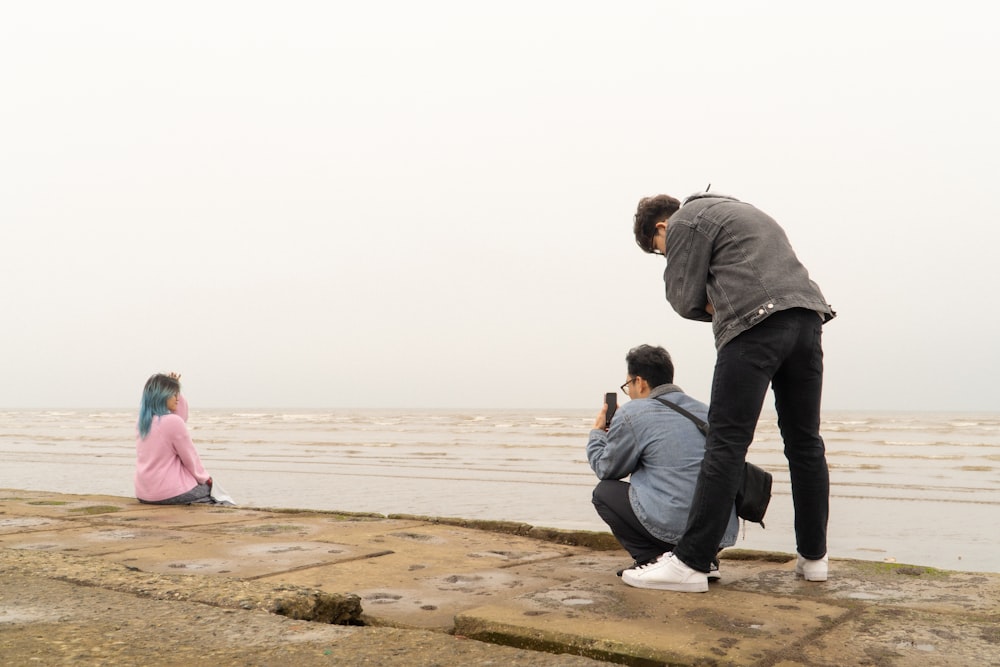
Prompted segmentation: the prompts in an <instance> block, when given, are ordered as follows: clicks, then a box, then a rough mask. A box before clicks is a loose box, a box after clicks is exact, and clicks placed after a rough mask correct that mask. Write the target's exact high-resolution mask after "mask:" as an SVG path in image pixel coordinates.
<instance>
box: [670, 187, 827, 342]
mask: <svg viewBox="0 0 1000 667" xmlns="http://www.w3.org/2000/svg"><path fill="white" fill-rule="evenodd" d="M663 282H664V283H665V284H666V292H667V301H669V302H670V305H671V306H673V308H674V310H676V311H677V313H678V314H679V315H680V316H681V317H684V318H687V319H689V320H700V321H703V322H711V323H712V332H713V333H714V334H715V347H716V349H722V346H723V345H725V344H726V343H728V342H729V341H730V340H732V339H733V338H735V337H736V336H738V335H739V334H741V333H743V332H744V331H746V330H747V329H749V328H751V327H753V326H754V325H756V324H758V323H759V322H761V321H762V320H763V319H765V318H766V317H768V316H769V315H773V314H774V313H776V312H778V311H781V310H788V309H789V308H808V309H809V310H814V311H816V312H817V313H818V314H819V316H820V317H821V318H822V319H823V321H824V322H828V321H829V320H831V319H832V318H833V317H834V315H836V313H834V311H833V310H832V309H831V308H830V305H829V304H827V302H826V299H824V298H823V293H822V292H820V289H819V286H818V285H816V283H814V282H813V281H812V280H810V279H809V272H808V271H807V270H806V267H805V266H803V265H802V263H801V262H799V260H798V258H797V257H796V256H795V251H794V250H792V245H791V243H789V242H788V237H787V236H786V235H785V231H784V230H783V229H782V228H781V227H780V226H779V225H778V223H777V222H775V221H774V219H773V218H771V217H770V216H769V215H767V214H766V213H764V212H763V211H761V210H760V209H757V208H755V207H753V206H751V205H750V204H746V203H744V202H741V201H739V200H737V199H734V198H732V197H727V196H725V195H719V194H713V193H708V192H706V193H700V194H695V195H691V196H690V197H688V198H687V199H686V200H684V204H683V205H682V206H681V207H680V209H679V210H678V211H677V212H676V213H674V214H673V215H671V216H670V219H669V221H668V223H667V268H666V270H665V271H664V272H663ZM708 303H711V304H712V306H713V308H714V309H715V316H714V317H713V316H712V315H709V314H708V313H707V312H705V305H706V304H708Z"/></svg>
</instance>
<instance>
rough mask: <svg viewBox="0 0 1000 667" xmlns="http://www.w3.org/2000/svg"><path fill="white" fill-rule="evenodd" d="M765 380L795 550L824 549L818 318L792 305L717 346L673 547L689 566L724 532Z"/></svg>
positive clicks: (711, 551) (708, 554) (703, 558)
mask: <svg viewBox="0 0 1000 667" xmlns="http://www.w3.org/2000/svg"><path fill="white" fill-rule="evenodd" d="M768 385H771V387H772V389H773V391H774V407H775V409H776V410H777V413H778V428H779V430H780V431H781V438H782V440H784V443H785V458H787V459H788V469H789V472H790V474H791V482H792V503H793V506H794V508H795V541H796V549H797V550H798V552H799V553H800V554H801V555H802V556H803V557H805V558H811V559H816V558H822V557H823V556H824V555H826V526H827V519H828V517H829V513H830V472H829V468H828V467H827V464H826V447H825V445H824V444H823V438H821V437H820V434H819V423H820V402H821V397H822V393H823V345H822V320H821V319H820V317H819V315H818V314H816V313H815V312H813V311H811V310H806V309H802V308H794V309H791V310H786V311H781V312H778V313H775V314H774V315H771V316H770V317H768V318H767V319H765V320H763V321H762V322H760V323H759V324H757V325H756V326H754V327H753V328H752V329H749V330H748V331H744V332H743V333H742V334H740V335H739V336H737V337H736V338H734V339H733V340H731V341H730V342H729V343H727V344H726V345H725V346H723V348H722V349H721V350H719V354H718V357H717V359H716V362H715V376H714V377H713V379H712V402H711V407H710V409H709V413H708V423H709V434H708V438H707V440H706V442H705V459H704V460H703V461H702V464H701V472H700V473H699V475H698V483H697V485H696V486H695V492H694V501H693V502H692V505H691V513H690V514H689V515H688V522H687V527H686V528H685V530H684V535H683V536H681V539H680V541H678V543H677V546H676V547H675V548H674V554H675V555H676V556H677V557H678V558H679V559H680V560H682V561H683V562H684V563H686V564H687V565H688V566H689V567H692V568H694V569H695V570H700V571H702V572H708V569H709V563H710V562H711V560H712V557H713V556H714V555H715V550H716V548H717V547H718V545H719V541H720V540H721V539H722V535H723V534H724V533H725V530H726V525H727V524H728V522H729V516H730V512H731V511H732V507H733V502H734V501H735V499H736V488H737V486H738V485H739V482H740V474H741V471H742V469H743V462H744V461H745V460H746V455H747V448H749V446H750V443H751V442H752V441H753V434H754V430H755V429H756V427H757V420H758V419H759V418H760V411H761V407H762V406H763V404H764V397H765V395H766V394H767V388H768Z"/></svg>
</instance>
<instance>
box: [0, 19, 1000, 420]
mask: <svg viewBox="0 0 1000 667" xmlns="http://www.w3.org/2000/svg"><path fill="white" fill-rule="evenodd" d="M815 4H816V3H802V2H791V1H787V2H785V1H782V2H767V3H748V2H733V1H729V0H723V1H718V0H717V1H715V2H711V3H705V2H698V1H691V2H618V3H593V2H580V1H573V2H570V1H566V2H545V1H544V0H542V1H540V0H532V1H531V2H519V1H513V2H504V3H498V2H497V3H479V2H465V1H458V0H456V1H435V0H429V1H426V2H419V3H415V2H402V1H399V2H396V1H391V2H367V3H358V2H280V3H279V2H270V3H265V2H211V1H207V2H205V1H199V2H170V3H148V2H133V1H126V2H100V1H97V2H86V3H80V2H45V1H38V2H17V3H14V2H10V3H4V4H3V5H2V7H0V91H2V99H3V103H2V105H0V224H2V230H3V233H2V244H0V271H2V274H0V275H2V276H3V288H2V294H3V311H4V319H3V326H2V328H0V372H2V373H3V382H2V383H0V408H17V407H131V406H133V405H137V403H138V399H139V394H140V391H141V388H142V384H143V382H144V381H145V379H146V378H147V377H148V376H149V375H150V374H151V373H153V372H157V371H169V370H176V371H179V372H181V373H183V375H184V381H185V393H186V394H187V395H188V396H189V398H191V401H192V405H194V406H195V407H204V408H208V407H444V408H455V407H469V408H476V407H484V408H485V407H504V408H508V407H515V408H516V407H524V408H569V407H581V408H588V407H593V408H594V410H595V411H596V409H597V408H598V407H599V404H600V397H601V395H602V393H603V392H604V391H610V390H613V389H615V388H617V386H618V385H619V384H620V383H621V382H622V381H623V380H624V374H625V371H624V354H625V352H626V350H627V349H628V348H629V347H631V346H632V345H635V344H638V343H642V342H648V343H654V344H661V345H664V346H666V347H667V348H668V349H669V350H670V351H671V353H672V354H673V355H674V358H675V363H676V365H677V368H678V371H677V382H678V383H679V384H680V385H681V386H683V387H684V388H685V389H686V390H688V391H689V392H690V393H692V394H695V395H697V396H699V397H701V398H703V399H704V400H707V399H708V388H709V386H710V380H711V375H712V367H713V363H714V348H713V344H712V335H711V331H710V326H709V325H708V324H703V323H697V322H688V321H685V320H682V319H681V318H680V317H679V316H677V315H676V314H674V313H673V311H672V310H671V309H670V307H669V306H668V304H667V303H666V301H665V299H664V297H663V285H662V280H661V277H660V276H661V273H662V270H663V264H662V260H661V259H659V258H655V257H650V256H646V255H644V254H643V253H642V252H641V251H639V250H638V248H636V246H635V244H634V240H633V238H632V234H631V223H632V215H633V213H634V211H635V204H636V202H637V201H638V199H639V198H640V197H642V196H644V195H649V194H656V193H659V192H666V193H668V194H673V195H675V196H678V197H683V196H685V195H687V194H689V193H691V192H693V191H696V190H701V189H704V188H705V186H706V185H707V184H708V183H712V185H713V189H715V190H718V191H720V192H725V193H728V194H732V195H734V196H736V197H739V198H740V199H743V200H745V201H749V202H751V203H754V204H756V205H757V206H759V207H761V208H762V209H764V210H765V211H767V212H769V213H770V214H772V215H773V216H774V217H776V218H777V219H778V221H779V222H780V223H782V225H783V226H784V227H785V229H786V231H787V232H788V234H789V236H790V238H791V240H792V243H793V245H794V246H795V247H796V250H797V251H798V253H799V255H800V257H801V258H802V259H803V261H804V262H805V263H806V265H807V266H808V267H809V269H810V272H811V274H812V277H813V278H814V280H816V282H818V283H819V285H820V286H821V288H822V289H823V291H824V293H825V295H826V297H827V298H828V300H829V301H830V302H831V303H832V304H833V306H834V308H835V309H836V310H837V311H838V313H839V316H838V317H837V319H835V320H834V321H833V322H831V323H830V324H828V325H827V327H826V329H825V337H824V343H825V349H826V362H827V364H826V367H827V374H826V388H825V405H826V407H827V409H920V410H995V409H997V401H996V398H995V397H996V395H997V392H996V390H995V388H994V384H995V383H994V381H993V379H994V377H995V376H996V375H997V374H998V371H1000V354H998V352H997V343H996V342H995V341H996V335H997V325H998V320H1000V316H998V309H997V306H996V303H995V302H996V290H997V288H998V284H1000V281H998V279H997V277H998V269H997V263H998V257H997V252H996V247H997V241H998V240H1000V232H998V230H997V225H998V224H1000V198H998V197H997V196H995V192H996V188H997V186H998V183H1000V129H998V121H997V118H998V116H1000V114H998V104H997V101H998V91H1000V85H998V84H1000V80H998V79H1000V74H998V71H1000V70H998V67H997V63H1000V46H998V42H997V40H996V39H995V34H994V33H995V26H996V18H997V17H996V16H995V15H993V14H994V12H995V10H993V9H992V5H991V4H990V3H983V2H964V1H959V2H949V3H933V6H934V7H935V8H931V4H932V3H906V2H888V3H879V2H864V3H860V2H858V3H851V2H848V3H835V4H834V5H829V4H827V5H825V6H824V8H822V9H821V8H816V7H815ZM940 7H947V9H946V10H945V9H941V8H940ZM987 13H989V14H990V15H987Z"/></svg>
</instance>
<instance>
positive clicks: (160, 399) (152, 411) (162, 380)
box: [139, 373, 181, 440]
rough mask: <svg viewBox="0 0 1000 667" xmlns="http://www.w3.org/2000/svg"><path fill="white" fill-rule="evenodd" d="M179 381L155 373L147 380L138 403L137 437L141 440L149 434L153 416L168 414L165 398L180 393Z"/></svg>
mask: <svg viewBox="0 0 1000 667" xmlns="http://www.w3.org/2000/svg"><path fill="white" fill-rule="evenodd" d="M180 391H181V383H180V382H178V381H177V379H176V378H172V377H170V376H169V375H162V374H160V373H157V374H156V375H154V376H152V377H151V378H149V379H148V380H146V386H145V387H143V389H142V401H141V402H140V403H139V437H140V438H142V439H143V440H145V439H146V436H147V435H149V429H150V428H152V426H153V417H162V416H163V415H169V414H170V409H169V408H167V399H168V398H170V397H171V396H173V395H175V394H178V393H180Z"/></svg>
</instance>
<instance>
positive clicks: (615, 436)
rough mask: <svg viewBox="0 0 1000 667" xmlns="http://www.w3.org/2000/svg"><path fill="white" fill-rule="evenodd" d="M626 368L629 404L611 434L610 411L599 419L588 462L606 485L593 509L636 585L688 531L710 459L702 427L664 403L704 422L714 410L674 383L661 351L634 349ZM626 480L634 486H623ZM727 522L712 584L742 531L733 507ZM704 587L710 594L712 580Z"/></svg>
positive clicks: (616, 417)
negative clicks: (629, 563)
mask: <svg viewBox="0 0 1000 667" xmlns="http://www.w3.org/2000/svg"><path fill="white" fill-rule="evenodd" d="M625 364H626V378H625V384H623V385H622V386H621V390H622V391H623V392H625V395H626V396H628V397H629V398H630V399H631V400H630V401H629V402H628V403H626V404H625V405H623V406H622V407H621V409H620V410H618V411H617V412H616V413H615V415H614V417H613V418H612V420H611V425H610V428H606V426H605V424H606V419H605V415H606V414H607V408H608V406H607V405H605V406H604V408H603V409H602V410H601V412H600V414H598V415H597V420H596V421H595V422H594V428H593V430H592V431H591V432H590V438H589V440H588V442H587V460H588V461H590V467H591V468H592V469H593V470H594V473H595V474H596V475H597V477H598V478H599V479H600V480H601V481H600V482H599V483H598V484H597V487H596V488H595V489H594V495H593V501H594V507H595V508H596V509H597V513H598V514H599V515H600V517H601V518H602V519H604V521H605V523H607V524H608V527H609V528H611V532H612V534H613V535H614V536H615V539H617V540H618V543H619V544H621V545H622V547H624V548H625V550H626V551H628V552H629V554H630V555H631V556H632V559H633V560H634V561H635V564H634V565H633V567H632V569H630V570H626V571H623V572H621V573H619V574H621V575H622V579H623V581H625V583H627V584H629V585H635V584H634V583H633V581H632V580H631V576H625V573H629V574H630V573H632V572H634V571H636V569H637V568H638V569H640V570H641V568H642V567H643V566H645V565H646V564H647V563H650V562H653V561H656V559H657V558H659V557H660V554H663V553H665V552H667V551H671V550H672V549H673V548H674V544H676V542H677V540H678V538H680V536H681V533H683V532H684V525H685V524H686V523H687V517H688V512H689V511H690V509H691V498H692V497H693V496H694V488H695V483H696V481H697V480H698V470H699V469H700V468H701V460H702V458H703V457H704V455H705V436H703V435H702V434H701V431H699V430H698V427H697V426H695V424H694V423H693V422H692V421H691V420H690V419H689V418H687V417H685V416H684V415H682V414H681V413H679V412H677V411H676V410H674V409H673V408H671V407H670V406H669V405H664V404H663V403H662V402H661V401H669V402H670V403H672V404H673V405H676V406H678V407H680V408H682V409H684V410H686V411H688V412H690V413H692V414H693V415H695V416H696V417H698V418H699V419H702V420H703V419H704V418H705V416H706V415H707V413H708V407H707V406H706V405H705V404H704V403H702V402H701V401H698V400H695V399H694V398H691V397H690V396H688V395H687V394H685V393H684V392H683V391H682V390H681V388H680V387H678V386H677V385H675V384H674V364H673V361H672V360H671V359H670V354H669V353H668V352H667V351H666V350H665V349H663V348H662V347H653V346H651V345H640V346H638V347H634V348H632V349H631V350H629V352H628V354H627V355H626V356H625ZM626 476H630V482H625V481H622V478H623V477H626ZM726 520H727V524H726V526H725V528H724V531H725V534H724V535H720V540H718V541H716V545H715V547H714V548H713V549H712V563H711V572H710V573H709V575H708V576H709V578H711V579H718V578H719V570H718V565H717V562H718V561H717V559H716V552H717V551H718V550H719V548H721V547H728V546H731V545H733V544H734V543H735V542H736V533H737V531H738V530H739V524H738V520H737V518H736V511H735V508H734V507H733V505H732V503H730V511H729V515H728V516H727V519H726ZM720 542H721V544H720ZM702 583H703V584H704V586H705V587H706V588H707V586H708V580H707V579H705V580H704V581H703V582H702ZM696 585H701V584H698V583H697V582H696Z"/></svg>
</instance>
